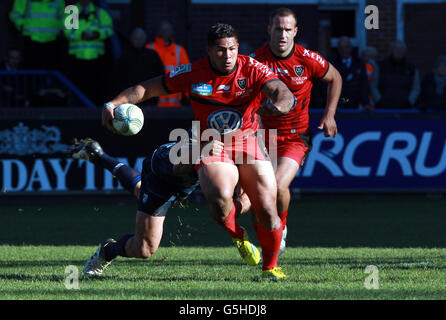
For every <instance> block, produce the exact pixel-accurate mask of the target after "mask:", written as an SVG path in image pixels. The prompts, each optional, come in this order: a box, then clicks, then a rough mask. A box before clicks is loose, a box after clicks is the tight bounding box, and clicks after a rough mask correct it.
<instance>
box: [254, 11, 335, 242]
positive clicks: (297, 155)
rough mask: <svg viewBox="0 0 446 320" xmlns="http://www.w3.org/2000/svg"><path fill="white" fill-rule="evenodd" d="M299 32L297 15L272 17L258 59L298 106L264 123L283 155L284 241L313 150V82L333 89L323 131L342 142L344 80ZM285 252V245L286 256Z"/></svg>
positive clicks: (280, 195) (279, 158)
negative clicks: (339, 120) (297, 181)
mask: <svg viewBox="0 0 446 320" xmlns="http://www.w3.org/2000/svg"><path fill="white" fill-rule="evenodd" d="M297 31H298V28H297V19H296V15H295V14H294V12H293V11H292V10H290V9H287V8H279V9H276V10H275V11H273V12H272V13H271V15H270V20H269V25H268V34H269V35H270V41H269V43H268V44H266V45H264V46H263V47H261V48H259V49H257V50H256V52H255V55H254V57H255V59H257V60H258V61H260V62H262V63H263V64H265V65H267V66H268V67H270V68H271V70H273V72H274V73H275V74H276V75H277V77H278V78H279V79H280V80H282V81H283V82H284V83H285V84H286V85H287V87H288V88H289V89H290V90H291V92H292V93H293V94H294V96H295V97H296V100H297V105H296V108H294V109H293V110H292V111H290V112H289V113H287V114H285V115H282V116H279V117H271V116H262V117H261V121H262V125H263V128H264V129H265V142H266V146H267V147H268V150H270V149H271V148H273V147H274V148H276V150H275V151H276V152H277V168H276V169H275V174H276V180H277V209H278V213H279V217H280V219H281V220H282V225H283V227H284V238H285V236H286V229H285V228H286V223H287V215H288V207H289V204H290V190H289V186H290V184H291V182H292V180H293V179H294V178H295V176H296V174H297V171H298V170H299V167H301V166H302V165H303V164H304V161H305V159H306V157H307V155H308V153H309V151H310V150H311V138H312V133H311V131H310V130H309V118H310V117H309V113H308V108H309V103H310V95H311V88H312V86H313V82H314V81H316V80H321V81H324V82H327V83H328V95H327V103H326V107H325V112H324V114H323V116H322V118H321V121H320V124H319V126H318V129H320V130H324V131H325V132H324V135H325V136H326V137H336V134H337V132H338V129H337V126H336V121H335V118H334V117H335V113H336V108H337V105H338V101H339V97H340V94H341V89H342V78H341V76H340V74H339V72H338V71H337V70H336V68H335V67H333V65H331V64H330V63H329V62H327V60H325V59H324V58H323V57H322V56H321V55H319V54H318V53H316V52H313V51H310V50H308V49H306V48H304V47H302V46H300V45H298V44H296V43H295V42H294V37H295V36H296V34H297ZM268 129H277V135H275V136H273V137H270V136H269V130H268ZM268 142H270V143H268ZM271 142H272V143H271ZM271 144H272V145H271ZM274 162H275V161H274ZM284 240H285V239H283V241H284ZM283 249H284V242H283V244H282V248H281V251H283Z"/></svg>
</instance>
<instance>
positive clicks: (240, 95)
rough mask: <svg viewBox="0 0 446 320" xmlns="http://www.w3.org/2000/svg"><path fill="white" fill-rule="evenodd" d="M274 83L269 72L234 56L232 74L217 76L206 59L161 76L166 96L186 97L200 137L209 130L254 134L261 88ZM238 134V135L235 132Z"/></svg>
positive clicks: (248, 60) (260, 66) (251, 62)
mask: <svg viewBox="0 0 446 320" xmlns="http://www.w3.org/2000/svg"><path fill="white" fill-rule="evenodd" d="M273 79H277V77H276V76H275V74H274V73H273V72H272V71H271V69H270V68H268V67H267V66H265V65H264V64H262V63H260V62H258V61H257V60H255V59H253V58H251V57H248V56H244V55H238V58H237V64H236V66H235V68H234V70H233V71H232V72H231V73H230V74H228V75H221V74H217V73H216V71H214V70H213V68H212V67H211V65H210V62H209V57H205V58H203V59H201V60H199V61H196V62H194V63H192V64H187V65H181V66H179V67H177V68H176V69H175V70H173V71H172V72H171V73H170V74H168V75H166V76H165V79H164V85H165V87H166V90H167V91H168V92H172V93H173V92H179V91H181V92H185V93H188V94H189V97H190V100H191V105H192V108H193V110H194V114H195V117H196V118H197V119H198V120H199V121H200V133H202V132H203V130H205V129H208V128H211V129H215V130H217V131H218V132H219V133H220V134H228V133H235V134H236V135H238V134H239V133H241V134H245V133H246V132H251V130H252V131H257V129H258V128H259V125H258V122H257V116H258V115H257V114H256V111H257V110H258V107H259V103H260V96H261V95H260V94H259V93H260V92H261V88H262V86H263V85H264V84H265V83H266V82H268V81H270V80H273ZM238 130H240V131H238Z"/></svg>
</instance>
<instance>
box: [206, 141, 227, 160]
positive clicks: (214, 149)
mask: <svg viewBox="0 0 446 320" xmlns="http://www.w3.org/2000/svg"><path fill="white" fill-rule="evenodd" d="M223 147H224V143H223V142H221V141H220V140H212V141H209V142H207V141H206V142H202V143H201V155H202V156H204V157H209V156H220V155H221V153H222V152H223Z"/></svg>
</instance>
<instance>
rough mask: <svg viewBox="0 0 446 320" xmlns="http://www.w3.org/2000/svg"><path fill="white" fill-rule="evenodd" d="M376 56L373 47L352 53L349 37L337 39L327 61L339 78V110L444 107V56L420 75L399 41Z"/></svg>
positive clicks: (318, 91)
mask: <svg viewBox="0 0 446 320" xmlns="http://www.w3.org/2000/svg"><path fill="white" fill-rule="evenodd" d="M377 57H378V52H377V50H376V49H375V48H374V47H367V48H365V49H363V50H360V51H359V54H355V52H354V48H353V45H352V43H351V40H350V39H349V38H348V37H345V36H342V37H340V38H339V40H338V45H337V48H336V53H335V54H334V55H333V56H331V57H328V60H329V61H330V62H331V63H332V64H333V65H334V66H335V67H336V68H337V69H338V70H339V72H340V74H341V76H342V80H343V88H342V93H341V99H340V105H339V108H340V109H361V110H364V111H365V112H372V111H373V110H383V109H406V110H408V109H420V110H446V90H445V83H446V56H439V57H438V58H437V60H436V62H435V67H434V68H433V70H432V71H431V72H428V73H427V74H425V75H424V76H423V77H421V76H420V73H419V70H418V68H417V66H416V65H414V64H413V63H411V61H409V60H408V58H407V47H406V44H405V43H404V42H403V41H399V40H395V41H392V42H391V43H390V44H389V52H388V54H387V55H386V57H385V58H384V59H382V60H380V61H377ZM315 91H316V92H315V94H316V95H319V96H323V95H324V91H325V90H324V88H323V86H317V87H316V88H315ZM316 101H318V99H317V98H316Z"/></svg>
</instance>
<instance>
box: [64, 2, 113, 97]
mask: <svg viewBox="0 0 446 320" xmlns="http://www.w3.org/2000/svg"><path fill="white" fill-rule="evenodd" d="M76 7H77V8H78V9H79V28H78V29H65V31H64V32H65V36H66V38H67V39H68V53H69V56H70V70H69V71H68V76H69V78H70V79H71V80H72V81H73V82H74V84H75V85H76V86H77V87H78V88H79V89H80V90H81V91H83V92H84V93H85V95H86V96H87V97H88V98H90V99H91V100H92V101H93V102H94V103H96V104H97V105H101V104H102V101H103V100H104V99H105V94H106V93H105V92H104V90H105V89H104V88H103V87H104V86H103V84H102V82H101V80H102V79H104V78H107V77H108V75H109V73H110V72H109V71H108V70H109V69H111V67H110V66H107V65H106V60H104V54H105V40H106V39H107V38H109V37H110V36H111V35H112V34H113V21H112V19H111V17H110V15H109V14H108V13H107V12H106V11H105V10H104V9H102V8H99V7H97V6H96V5H94V3H93V2H91V1H90V0H81V1H79V2H78V3H77V4H76Z"/></svg>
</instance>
